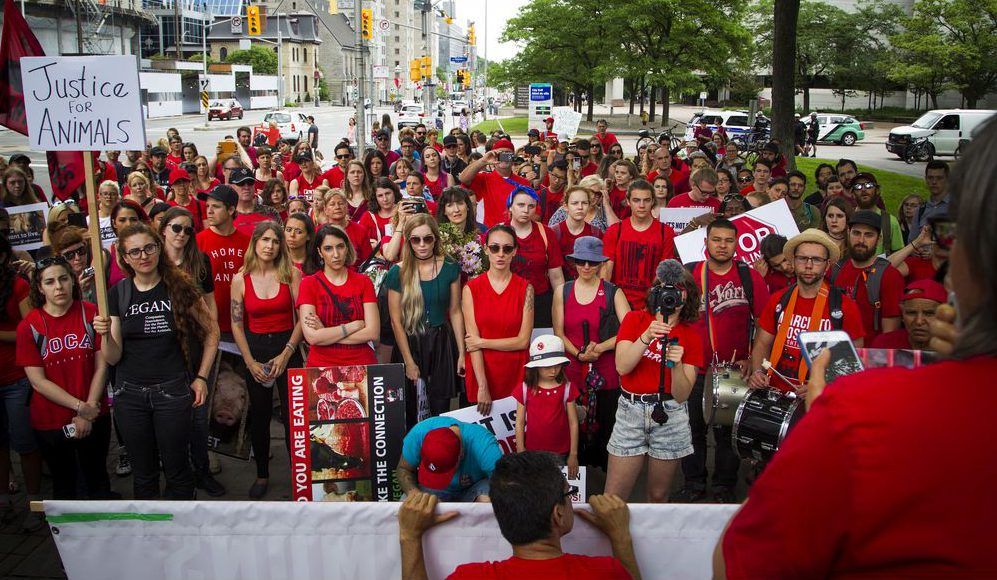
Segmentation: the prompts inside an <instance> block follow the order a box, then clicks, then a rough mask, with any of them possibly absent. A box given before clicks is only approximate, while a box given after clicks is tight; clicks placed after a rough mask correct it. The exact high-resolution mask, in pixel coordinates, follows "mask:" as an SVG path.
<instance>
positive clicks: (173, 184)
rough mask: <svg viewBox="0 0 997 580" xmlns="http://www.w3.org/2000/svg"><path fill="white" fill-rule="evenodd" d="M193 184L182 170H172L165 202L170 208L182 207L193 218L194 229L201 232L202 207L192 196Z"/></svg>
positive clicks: (202, 225) (202, 226)
mask: <svg viewBox="0 0 997 580" xmlns="http://www.w3.org/2000/svg"><path fill="white" fill-rule="evenodd" d="M193 190H194V187H193V182H192V180H191V178H190V174H189V173H187V172H186V171H184V170H183V169H174V170H173V171H171V172H170V194H171V195H170V200H169V201H168V202H167V203H168V204H170V205H171V206H177V207H182V208H184V209H186V210H187V211H189V212H190V213H191V215H192V216H194V229H195V230H197V231H201V230H203V229H204V221H203V220H202V219H201V215H202V213H203V212H202V210H201V206H202V205H203V204H202V203H201V201H200V200H198V199H197V197H195V195H194V191H193Z"/></svg>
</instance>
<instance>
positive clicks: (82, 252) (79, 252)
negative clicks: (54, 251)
mask: <svg viewBox="0 0 997 580" xmlns="http://www.w3.org/2000/svg"><path fill="white" fill-rule="evenodd" d="M86 255H87V247H86V246H80V247H78V248H76V249H75V250H66V251H65V252H62V257H63V258H65V259H67V260H75V259H76V258H82V257H83V256H86Z"/></svg>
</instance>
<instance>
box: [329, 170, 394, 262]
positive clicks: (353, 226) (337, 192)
mask: <svg viewBox="0 0 997 580" xmlns="http://www.w3.org/2000/svg"><path fill="white" fill-rule="evenodd" d="M349 207H350V202H349V201H348V200H347V199H346V193H345V192H344V191H343V190H342V189H330V190H328V191H327V192H326V193H325V208H324V209H323V211H324V212H325V218H326V221H325V223H327V224H330V225H334V226H339V228H340V229H342V230H343V231H344V232H346V235H347V236H349V237H350V242H352V244H353V251H354V253H355V254H356V256H355V257H356V259H355V260H352V261H350V265H349V266H350V269H351V270H354V271H355V270H356V269H357V268H359V267H360V265H361V264H363V263H364V262H366V261H367V258H369V257H370V256H371V254H373V253H374V245H375V244H376V243H377V242H376V241H375V240H377V231H376V230H373V229H371V225H372V222H366V221H365V222H364V224H363V225H361V224H360V223H358V222H355V221H353V220H351V219H350V214H349ZM382 248H383V246H382Z"/></svg>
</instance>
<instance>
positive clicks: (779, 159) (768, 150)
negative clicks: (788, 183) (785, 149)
mask: <svg viewBox="0 0 997 580" xmlns="http://www.w3.org/2000/svg"><path fill="white" fill-rule="evenodd" d="M758 158H759V159H764V160H765V161H766V162H767V163H768V164H769V166H770V167H771V168H772V177H773V178H775V177H786V158H785V157H783V156H782V153H781V152H780V151H779V145H778V144H776V143H773V142H772V141H769V142H768V143H766V144H765V146H764V147H762V149H761V151H759V152H758Z"/></svg>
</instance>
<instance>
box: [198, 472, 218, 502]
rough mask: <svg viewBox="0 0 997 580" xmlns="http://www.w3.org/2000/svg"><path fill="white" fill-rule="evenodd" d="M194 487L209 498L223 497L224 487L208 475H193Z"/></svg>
mask: <svg viewBox="0 0 997 580" xmlns="http://www.w3.org/2000/svg"><path fill="white" fill-rule="evenodd" d="M194 487H196V488H197V489H203V490H204V492H205V493H207V494H208V495H210V496H211V497H219V496H223V495H225V486H224V485H222V484H221V483H219V482H218V480H217V479H215V478H214V477H212V475H211V474H210V473H199V474H196V475H194Z"/></svg>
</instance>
